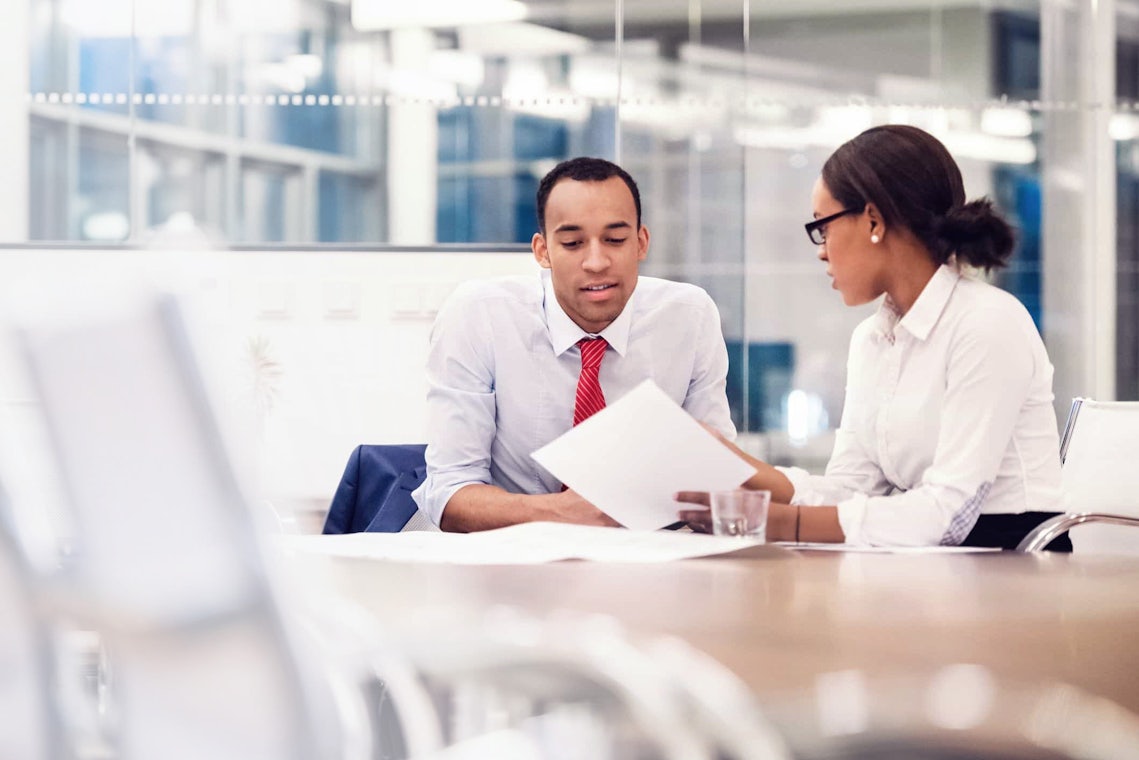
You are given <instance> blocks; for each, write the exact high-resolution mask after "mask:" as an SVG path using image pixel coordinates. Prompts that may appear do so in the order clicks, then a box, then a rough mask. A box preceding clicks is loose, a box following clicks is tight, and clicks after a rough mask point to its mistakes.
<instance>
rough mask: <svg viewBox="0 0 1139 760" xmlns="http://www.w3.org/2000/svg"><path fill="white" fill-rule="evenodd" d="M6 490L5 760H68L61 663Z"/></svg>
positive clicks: (1, 599) (1, 562)
mask: <svg viewBox="0 0 1139 760" xmlns="http://www.w3.org/2000/svg"><path fill="white" fill-rule="evenodd" d="M11 518H12V512H11V508H10V503H9V501H8V499H7V498H6V495H5V492H4V489H3V488H2V487H0V620H3V621H4V624H3V625H0V673H2V674H3V675H2V676H0V715H2V716H4V718H3V721H4V726H5V727H4V729H3V730H2V731H0V757H13V758H16V757H18V758H27V759H28V760H64V758H67V757H68V752H67V745H66V741H65V738H66V735H67V732H66V730H65V729H64V721H63V719H62V716H61V715H60V713H59V711H58V706H59V703H58V702H57V700H54V699H52V696H51V695H52V687H53V685H54V684H55V681H56V678H55V668H54V664H55V658H54V657H53V651H52V648H51V645H50V641H51V636H50V633H49V630H48V628H47V626H45V625H44V620H43V618H42V616H41V615H40V614H39V611H38V610H37V601H38V600H37V598H36V592H35V589H34V584H33V582H32V579H31V577H30V574H29V572H28V566H27V563H26V562H25V561H24V559H23V557H22V556H21V554H22V552H21V550H20V546H19V544H18V543H17V542H16V541H15V536H16V527H15V525H14V524H13V522H12V519H11Z"/></svg>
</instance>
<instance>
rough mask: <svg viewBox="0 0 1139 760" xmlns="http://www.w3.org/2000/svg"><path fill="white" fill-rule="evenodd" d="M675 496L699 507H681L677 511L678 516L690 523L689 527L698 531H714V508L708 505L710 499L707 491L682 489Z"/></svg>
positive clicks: (681, 500) (680, 500) (683, 501)
mask: <svg viewBox="0 0 1139 760" xmlns="http://www.w3.org/2000/svg"><path fill="white" fill-rule="evenodd" d="M674 498H675V499H676V500H677V501H679V502H682V503H685V504H693V505H696V506H697V507H699V508H698V509H697V508H685V509H681V510H679V511H678V512H677V513H676V514H677V517H679V518H680V519H681V520H683V521H684V522H686V523H688V527H689V528H691V529H692V530H693V531H694V532H696V533H711V532H712V510H711V509H709V507H708V505H709V503H710V499H709V497H708V492H707V491H681V492H679V493H678V494H676V496H675V497H674Z"/></svg>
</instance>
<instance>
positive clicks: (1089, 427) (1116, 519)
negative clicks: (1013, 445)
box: [1017, 398, 1139, 554]
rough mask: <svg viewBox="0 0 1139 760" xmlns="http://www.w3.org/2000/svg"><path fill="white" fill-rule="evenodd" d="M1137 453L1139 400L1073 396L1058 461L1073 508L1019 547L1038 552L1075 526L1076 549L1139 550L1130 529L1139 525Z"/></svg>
mask: <svg viewBox="0 0 1139 760" xmlns="http://www.w3.org/2000/svg"><path fill="white" fill-rule="evenodd" d="M1077 422H1078V424H1077ZM1136 452H1139V402H1134V401H1110V402H1105V401H1094V400H1092V399H1087V398H1076V399H1073V401H1072V408H1071V410H1070V411H1069V413H1068V421H1067V423H1066V424H1065V426H1064V434H1063V436H1062V437H1061V439H1060V461H1061V462H1062V464H1063V469H1062V470H1061V473H1062V476H1063V482H1064V491H1065V493H1066V494H1067V495H1068V499H1069V504H1070V505H1071V506H1072V507H1074V508H1075V509H1074V511H1073V512H1070V513H1068V514H1064V515H1058V516H1057V517H1053V518H1051V519H1050V520H1046V521H1045V522H1043V523H1041V524H1040V525H1038V526H1037V527H1036V528H1035V529H1034V530H1033V531H1031V532H1030V533H1029V534H1028V535H1027V536H1025V537H1024V539H1023V540H1022V541H1021V542H1020V545H1018V546H1017V551H1037V550H1039V549H1040V548H1042V547H1043V546H1046V545H1047V543H1048V540H1051V538H1055V537H1056V536H1058V535H1060V534H1061V533H1063V532H1064V531H1065V530H1069V529H1072V530H1071V532H1070V533H1069V535H1070V537H1071V539H1072V549H1073V551H1077V552H1081V553H1090V552H1095V553H1112V554H1139V532H1135V531H1134V530H1132V528H1134V527H1136V526H1139V466H1137V462H1136ZM1046 538H1047V539H1048V540H1045V539H1046Z"/></svg>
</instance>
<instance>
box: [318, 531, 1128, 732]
mask: <svg viewBox="0 0 1139 760" xmlns="http://www.w3.org/2000/svg"><path fill="white" fill-rule="evenodd" d="M759 549H762V550H763V551H759V552H754V553H753V554H755V555H756V556H748V557H746V558H736V557H731V556H728V557H719V558H716V557H713V558H704V559H695V560H684V561H679V562H673V563H663V564H652V565H644V564H642V565H624V564H603V563H592V562H580V561H569V562H558V563H552V564H542V565H486V566H472V565H445V564H411V563H393V562H381V561H372V560H358V559H332V560H330V566H331V573H329V577H330V581H331V583H332V584H333V586H334V587H335V588H336V589H337V590H338V591H339V592H340V593H341V594H344V595H346V596H348V597H350V598H351V599H354V600H356V601H357V602H359V603H361V604H362V605H364V606H365V607H367V608H368V609H370V610H372V611H373V612H374V613H375V615H376V616H377V617H378V618H379V619H380V620H399V619H401V618H403V617H405V616H407V615H409V614H412V613H413V612H414V611H415V610H417V609H426V608H430V607H432V606H435V607H440V606H446V607H449V608H450V609H452V610H458V611H460V612H466V613H470V614H478V613H479V612H480V611H482V610H485V609H487V608H488V607H490V606H491V605H497V604H507V605H511V606H513V607H516V608H520V609H522V610H525V611H528V612H530V613H534V614H537V615H544V614H546V613H550V612H553V611H556V610H577V611H584V612H592V613H605V614H608V615H611V616H613V617H615V618H617V619H619V620H620V621H621V622H622V623H623V624H624V626H625V627H626V628H627V629H628V630H629V631H630V632H631V633H634V634H641V635H655V634H672V635H675V636H679V637H680V638H682V639H684V640H686V641H687V642H688V643H689V644H691V645H693V646H695V647H696V648H698V649H700V650H702V651H704V652H706V653H707V654H709V655H711V656H712V657H714V658H715V659H716V660H718V661H719V662H720V663H722V664H723V665H725V666H727V667H728V668H729V669H730V670H732V671H733V672H734V673H735V674H737V675H738V676H739V677H740V678H741V679H742V680H743V681H744V682H745V683H747V684H748V685H749V686H750V687H751V688H752V690H753V691H754V693H755V694H756V696H757V697H758V699H759V700H760V703H761V704H763V703H765V702H770V703H772V704H774V703H776V702H777V701H779V700H780V699H782V698H783V697H784V696H785V695H787V694H790V693H795V692H796V691H803V690H808V689H810V688H812V686H813V685H814V684H815V683H816V682H817V679H818V678H819V677H820V676H821V675H823V674H827V673H833V672H842V671H850V670H858V671H861V672H863V673H866V674H868V675H869V676H871V677H874V678H882V677H885V678H889V677H895V676H897V677H911V676H912V675H913V674H915V673H929V672H933V671H935V670H937V669H938V668H940V667H943V666H946V665H949V664H954V663H975V664H978V665H982V666H986V667H987V668H989V669H990V670H991V672H992V673H993V674H994V675H995V676H997V677H998V678H1001V679H1009V680H1011V681H1013V682H1018V683H1021V682H1023V683H1038V682H1041V681H1051V680H1058V681H1061V682H1066V683H1068V684H1071V685H1074V686H1077V687H1080V688H1082V689H1083V690H1084V691H1086V692H1089V693H1091V694H1093V695H1099V696H1103V697H1107V698H1109V699H1111V700H1113V701H1115V702H1116V703H1118V704H1119V705H1121V706H1123V707H1125V708H1127V709H1129V710H1131V711H1132V712H1134V713H1139V558H1130V557H1110V556H1080V555H1051V554H1035V555H1025V554H1016V553H1011V552H1003V553H985V554H924V555H905V554H894V555H890V554H867V553H838V552H810V551H798V552H793V551H790V550H785V549H781V548H779V547H759Z"/></svg>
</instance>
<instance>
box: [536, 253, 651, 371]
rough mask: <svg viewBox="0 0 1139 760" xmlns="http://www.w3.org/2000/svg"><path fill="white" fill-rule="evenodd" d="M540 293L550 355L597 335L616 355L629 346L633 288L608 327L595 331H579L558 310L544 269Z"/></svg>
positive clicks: (551, 283) (552, 286) (571, 321)
mask: <svg viewBox="0 0 1139 760" xmlns="http://www.w3.org/2000/svg"><path fill="white" fill-rule="evenodd" d="M542 292H543V298H542V308H543V310H544V311H545V312H546V329H547V330H548V331H549V333H550V346H551V347H552V348H553V349H554V356H561V355H562V354H564V353H565V352H566V351H568V350H569V349H570V348H571V347H573V346H575V345H576V344H577V342H578V341H579V340H581V339H582V338H596V337H599V336H600V337H602V338H605V341H606V342H607V343H608V344H609V346H610V347H611V348H612V349H613V350H614V351H616V352H617V354H618V355H620V356H624V355H625V350H626V349H627V348H628V346H629V330H630V328H631V327H632V322H633V301H634V300H635V299H636V297H637V292H638V289H637V288H634V289H633V294H632V295H631V296H629V300H628V302H626V303H625V308H624V309H622V310H621V313H620V314H618V315H617V318H616V319H614V320H613V321H612V322H610V323H609V326H608V327H606V328H605V329H604V330H602V331H601V332H599V333H596V334H594V333H587V332H586V331H585V330H582V329H581V328H580V327H578V326H577V323H575V322H574V321H573V320H572V319H570V318H569V315H568V314H566V313H565V311H564V310H563V309H562V305H561V304H560V303H558V298H557V296H556V295H554V284H553V280H552V278H551V277H550V271H549V270H548V269H543V270H542Z"/></svg>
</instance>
